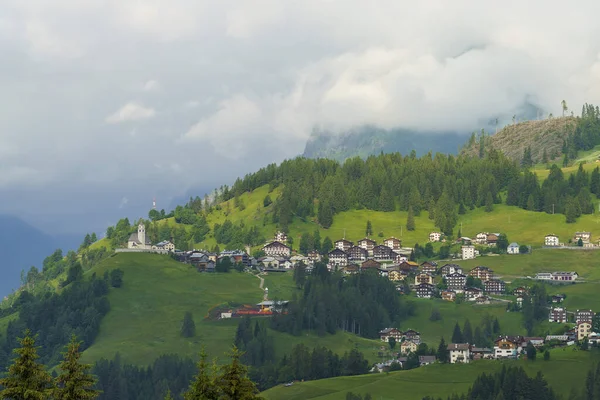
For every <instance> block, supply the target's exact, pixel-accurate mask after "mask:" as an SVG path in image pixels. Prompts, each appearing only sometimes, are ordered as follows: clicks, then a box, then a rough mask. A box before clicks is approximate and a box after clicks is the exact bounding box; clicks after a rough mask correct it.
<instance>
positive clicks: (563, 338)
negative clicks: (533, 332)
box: [546, 335, 569, 342]
mask: <svg viewBox="0 0 600 400" xmlns="http://www.w3.org/2000/svg"><path fill="white" fill-rule="evenodd" d="M555 340H556V341H557V342H568V341H569V335H548V336H546V342H551V341H555Z"/></svg>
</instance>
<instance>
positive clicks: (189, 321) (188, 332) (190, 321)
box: [181, 311, 196, 338]
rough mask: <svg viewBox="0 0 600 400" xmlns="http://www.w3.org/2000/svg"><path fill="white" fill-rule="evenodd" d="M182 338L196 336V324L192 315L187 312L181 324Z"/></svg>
mask: <svg viewBox="0 0 600 400" xmlns="http://www.w3.org/2000/svg"><path fill="white" fill-rule="evenodd" d="M181 336H183V337H185V338H190V337H194V336H196V324H195V323H194V318H193V317H192V313H191V312H189V311H187V312H186V313H185V314H184V316H183V322H182V323H181Z"/></svg>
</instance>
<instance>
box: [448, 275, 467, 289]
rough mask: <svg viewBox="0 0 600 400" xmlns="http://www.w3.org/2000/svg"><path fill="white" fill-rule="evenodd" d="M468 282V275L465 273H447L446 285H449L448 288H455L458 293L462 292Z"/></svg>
mask: <svg viewBox="0 0 600 400" xmlns="http://www.w3.org/2000/svg"><path fill="white" fill-rule="evenodd" d="M466 284H467V276H466V275H463V274H461V273H458V272H455V273H453V274H449V275H446V286H448V289H450V290H454V291H455V292H456V293H462V291H463V290H464V288H465V285H466Z"/></svg>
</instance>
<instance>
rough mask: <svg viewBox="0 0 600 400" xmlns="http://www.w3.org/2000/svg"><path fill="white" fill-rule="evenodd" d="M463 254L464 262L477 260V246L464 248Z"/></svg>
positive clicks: (462, 248) (462, 249)
mask: <svg viewBox="0 0 600 400" xmlns="http://www.w3.org/2000/svg"><path fill="white" fill-rule="evenodd" d="M461 252H462V259H463V260H471V259H473V258H475V246H462V247H461Z"/></svg>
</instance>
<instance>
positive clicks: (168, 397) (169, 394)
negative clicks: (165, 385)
mask: <svg viewBox="0 0 600 400" xmlns="http://www.w3.org/2000/svg"><path fill="white" fill-rule="evenodd" d="M165 400H174V399H173V396H172V395H171V390H170V389H167V393H166V394H165Z"/></svg>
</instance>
